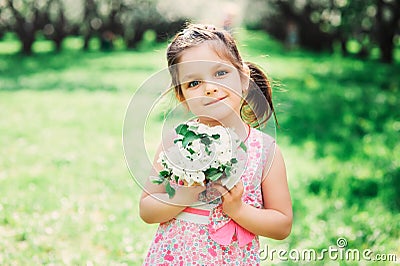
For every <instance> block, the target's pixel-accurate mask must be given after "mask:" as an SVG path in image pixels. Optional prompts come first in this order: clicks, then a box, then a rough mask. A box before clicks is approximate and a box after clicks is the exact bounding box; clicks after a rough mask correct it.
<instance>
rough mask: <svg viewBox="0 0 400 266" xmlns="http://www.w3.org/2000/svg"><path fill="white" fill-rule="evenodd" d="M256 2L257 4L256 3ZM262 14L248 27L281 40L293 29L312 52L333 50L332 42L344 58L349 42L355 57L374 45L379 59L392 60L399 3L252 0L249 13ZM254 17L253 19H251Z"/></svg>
mask: <svg viewBox="0 0 400 266" xmlns="http://www.w3.org/2000/svg"><path fill="white" fill-rule="evenodd" d="M255 3H256V4H255ZM257 10H258V13H261V14H263V15H261V16H260V17H259V18H258V21H257V20H254V18H250V19H247V24H248V25H250V26H251V27H253V28H260V29H263V30H265V31H267V32H269V33H270V34H271V35H273V36H275V37H276V38H277V39H279V40H281V41H285V40H286V41H287V40H291V39H293V38H292V37H293V29H296V34H297V39H296V40H297V41H298V43H299V44H300V45H301V46H303V47H306V48H309V49H311V50H315V51H321V50H328V51H332V47H333V45H334V43H335V42H339V43H340V44H341V49H342V52H343V54H344V55H347V54H348V53H349V50H348V43H349V41H350V40H355V41H357V42H358V44H359V47H360V48H359V49H358V51H357V54H358V55H359V56H360V57H367V56H369V54H370V51H371V49H372V48H373V47H374V46H375V47H378V48H379V49H380V52H381V60H382V61H383V62H387V63H390V62H392V61H393V49H394V38H395V35H396V34H398V33H399V30H400V1H399V0H365V1H361V0H354V1H348V0H320V1H315V0H271V1H268V2H265V1H262V0H254V1H252V2H251V4H250V2H249V6H248V13H251V14H254V13H257ZM253 17H254V16H253Z"/></svg>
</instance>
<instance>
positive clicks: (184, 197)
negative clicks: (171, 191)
mask: <svg viewBox="0 0 400 266" xmlns="http://www.w3.org/2000/svg"><path fill="white" fill-rule="evenodd" d="M205 189H206V187H205V186H193V187H187V186H178V187H176V188H175V191H176V192H175V195H174V197H172V199H171V202H172V203H174V204H178V205H184V206H190V205H192V204H193V203H195V202H196V201H198V199H199V194H200V193H201V192H203V191H204V190H205Z"/></svg>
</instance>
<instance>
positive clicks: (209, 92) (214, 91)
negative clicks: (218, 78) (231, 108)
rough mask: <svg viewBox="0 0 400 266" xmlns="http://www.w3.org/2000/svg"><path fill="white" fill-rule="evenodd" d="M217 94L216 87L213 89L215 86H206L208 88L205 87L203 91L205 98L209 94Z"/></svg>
mask: <svg viewBox="0 0 400 266" xmlns="http://www.w3.org/2000/svg"><path fill="white" fill-rule="evenodd" d="M217 92H218V89H217V87H215V85H212V84H210V85H208V86H207V87H206V89H205V91H204V94H205V95H206V96H210V95H211V94H213V93H217Z"/></svg>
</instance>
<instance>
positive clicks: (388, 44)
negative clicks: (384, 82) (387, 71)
mask: <svg viewBox="0 0 400 266" xmlns="http://www.w3.org/2000/svg"><path fill="white" fill-rule="evenodd" d="M385 9H386V12H391V16H389V17H385V14H384V12H385ZM399 9H400V4H399V1H394V3H385V2H384V0H377V15H376V20H377V37H378V43H379V49H380V51H381V61H382V62H384V63H388V64H391V63H393V49H394V45H393V41H394V36H395V33H396V30H397V29H398V23H399V22H400V10H399Z"/></svg>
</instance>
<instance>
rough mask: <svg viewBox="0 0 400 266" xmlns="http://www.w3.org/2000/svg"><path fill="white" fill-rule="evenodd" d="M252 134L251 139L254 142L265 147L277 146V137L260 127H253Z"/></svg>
mask: <svg viewBox="0 0 400 266" xmlns="http://www.w3.org/2000/svg"><path fill="white" fill-rule="evenodd" d="M250 135H251V137H250V138H249V141H250V142H252V143H259V144H260V145H261V146H262V147H264V148H269V147H271V146H276V141H275V138H273V137H272V136H271V135H269V134H268V133H266V132H263V131H261V130H259V129H256V128H251V133H250Z"/></svg>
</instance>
